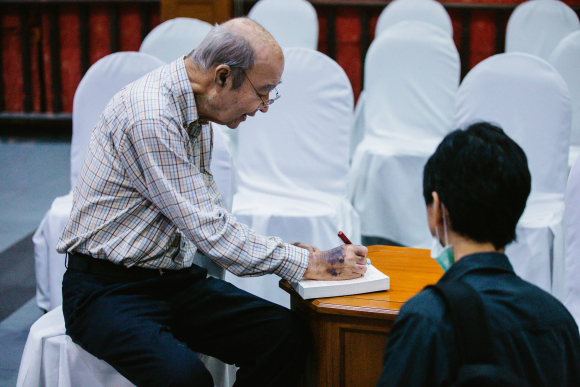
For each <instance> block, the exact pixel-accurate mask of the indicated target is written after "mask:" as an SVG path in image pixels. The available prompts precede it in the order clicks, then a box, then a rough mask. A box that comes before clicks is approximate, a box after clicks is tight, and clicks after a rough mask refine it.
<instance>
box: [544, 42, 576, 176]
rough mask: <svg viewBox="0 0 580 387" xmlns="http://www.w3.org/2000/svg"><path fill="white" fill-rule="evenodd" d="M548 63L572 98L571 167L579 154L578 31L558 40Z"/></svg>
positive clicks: (569, 160) (569, 162) (569, 159)
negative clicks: (556, 72) (562, 80)
mask: <svg viewBox="0 0 580 387" xmlns="http://www.w3.org/2000/svg"><path fill="white" fill-rule="evenodd" d="M550 64H551V65H552V66H554V68H555V69H556V70H558V72H559V73H560V75H561V76H562V78H564V81H566V84H567V85H568V89H569V90H570V97H571V98H572V130H571V132H570V156H569V158H568V167H569V168H572V166H573V165H574V163H575V162H576V159H577V158H578V155H579V154H580V71H579V70H578V69H580V31H576V32H572V33H571V34H570V35H568V36H566V37H565V38H564V39H562V40H561V41H560V43H559V44H558V45H557V46H556V48H555V49H554V51H553V52H552V55H551V56H550Z"/></svg>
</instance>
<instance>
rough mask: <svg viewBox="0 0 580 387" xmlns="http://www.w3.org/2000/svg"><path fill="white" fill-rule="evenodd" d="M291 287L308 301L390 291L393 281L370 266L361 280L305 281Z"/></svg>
mask: <svg viewBox="0 0 580 387" xmlns="http://www.w3.org/2000/svg"><path fill="white" fill-rule="evenodd" d="M290 285H292V287H293V288H294V290H296V291H297V292H298V294H300V296H301V297H302V298H304V299H305V300H308V299H311V298H323V297H339V296H348V295H351V294H361V293H370V292H380V291H383V290H389V288H390V285H391V279H390V278H389V277H388V276H386V275H384V274H383V273H381V272H380V271H379V270H378V269H377V268H376V267H374V266H373V265H369V266H368V267H367V272H366V273H365V275H364V276H362V277H359V278H355V279H351V280H338V281H316V280H306V279H303V280H300V281H298V282H295V283H291V284H290Z"/></svg>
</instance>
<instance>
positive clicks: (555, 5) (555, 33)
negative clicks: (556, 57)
mask: <svg viewBox="0 0 580 387" xmlns="http://www.w3.org/2000/svg"><path fill="white" fill-rule="evenodd" d="M579 29H580V22H579V21H578V15H576V12H574V10H572V8H570V7H569V6H567V5H566V4H564V3H563V2H561V1H558V0H530V1H526V2H524V3H522V4H520V5H518V6H517V7H516V8H515V9H514V11H513V12H512V14H511V16H510V18H509V20H508V23H507V28H506V34H505V52H523V53H526V54H532V55H535V56H538V57H540V58H542V59H544V60H548V59H549V58H550V55H551V54H552V51H553V50H554V48H555V47H556V46H557V45H558V43H559V42H560V40H562V39H563V38H564V37H566V36H567V35H568V34H570V33H572V32H574V31H577V30H579Z"/></svg>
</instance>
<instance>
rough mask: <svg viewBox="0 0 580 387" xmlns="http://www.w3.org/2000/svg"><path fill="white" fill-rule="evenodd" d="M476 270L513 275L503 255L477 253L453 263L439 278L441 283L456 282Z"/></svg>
mask: <svg viewBox="0 0 580 387" xmlns="http://www.w3.org/2000/svg"><path fill="white" fill-rule="evenodd" d="M477 270H496V271H504V272H507V273H510V274H515V272H514V269H513V267H512V265H511V263H510V261H509V260H508V257H507V256H506V255H505V254H503V253H494V252H490V253H477V254H471V255H468V256H465V257H463V258H461V259H460V260H459V261H457V262H455V263H454V264H453V265H451V267H450V268H449V270H447V272H445V274H444V275H443V277H441V280H440V281H442V282H447V281H451V280H458V279H459V278H461V277H463V276H464V275H466V274H467V273H469V272H472V271H477Z"/></svg>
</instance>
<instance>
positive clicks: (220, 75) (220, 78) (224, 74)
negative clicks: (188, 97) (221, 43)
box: [214, 64, 232, 87]
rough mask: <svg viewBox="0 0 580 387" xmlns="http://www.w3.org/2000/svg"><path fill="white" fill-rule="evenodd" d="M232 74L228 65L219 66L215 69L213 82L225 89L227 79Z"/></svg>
mask: <svg viewBox="0 0 580 387" xmlns="http://www.w3.org/2000/svg"><path fill="white" fill-rule="evenodd" d="M231 74H232V69H231V68H230V66H228V65H223V64H222V65H219V66H217V67H216V68H215V77H214V82H215V83H216V85H219V86H221V87H226V85H227V84H228V77H229V76H230V75H231Z"/></svg>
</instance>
